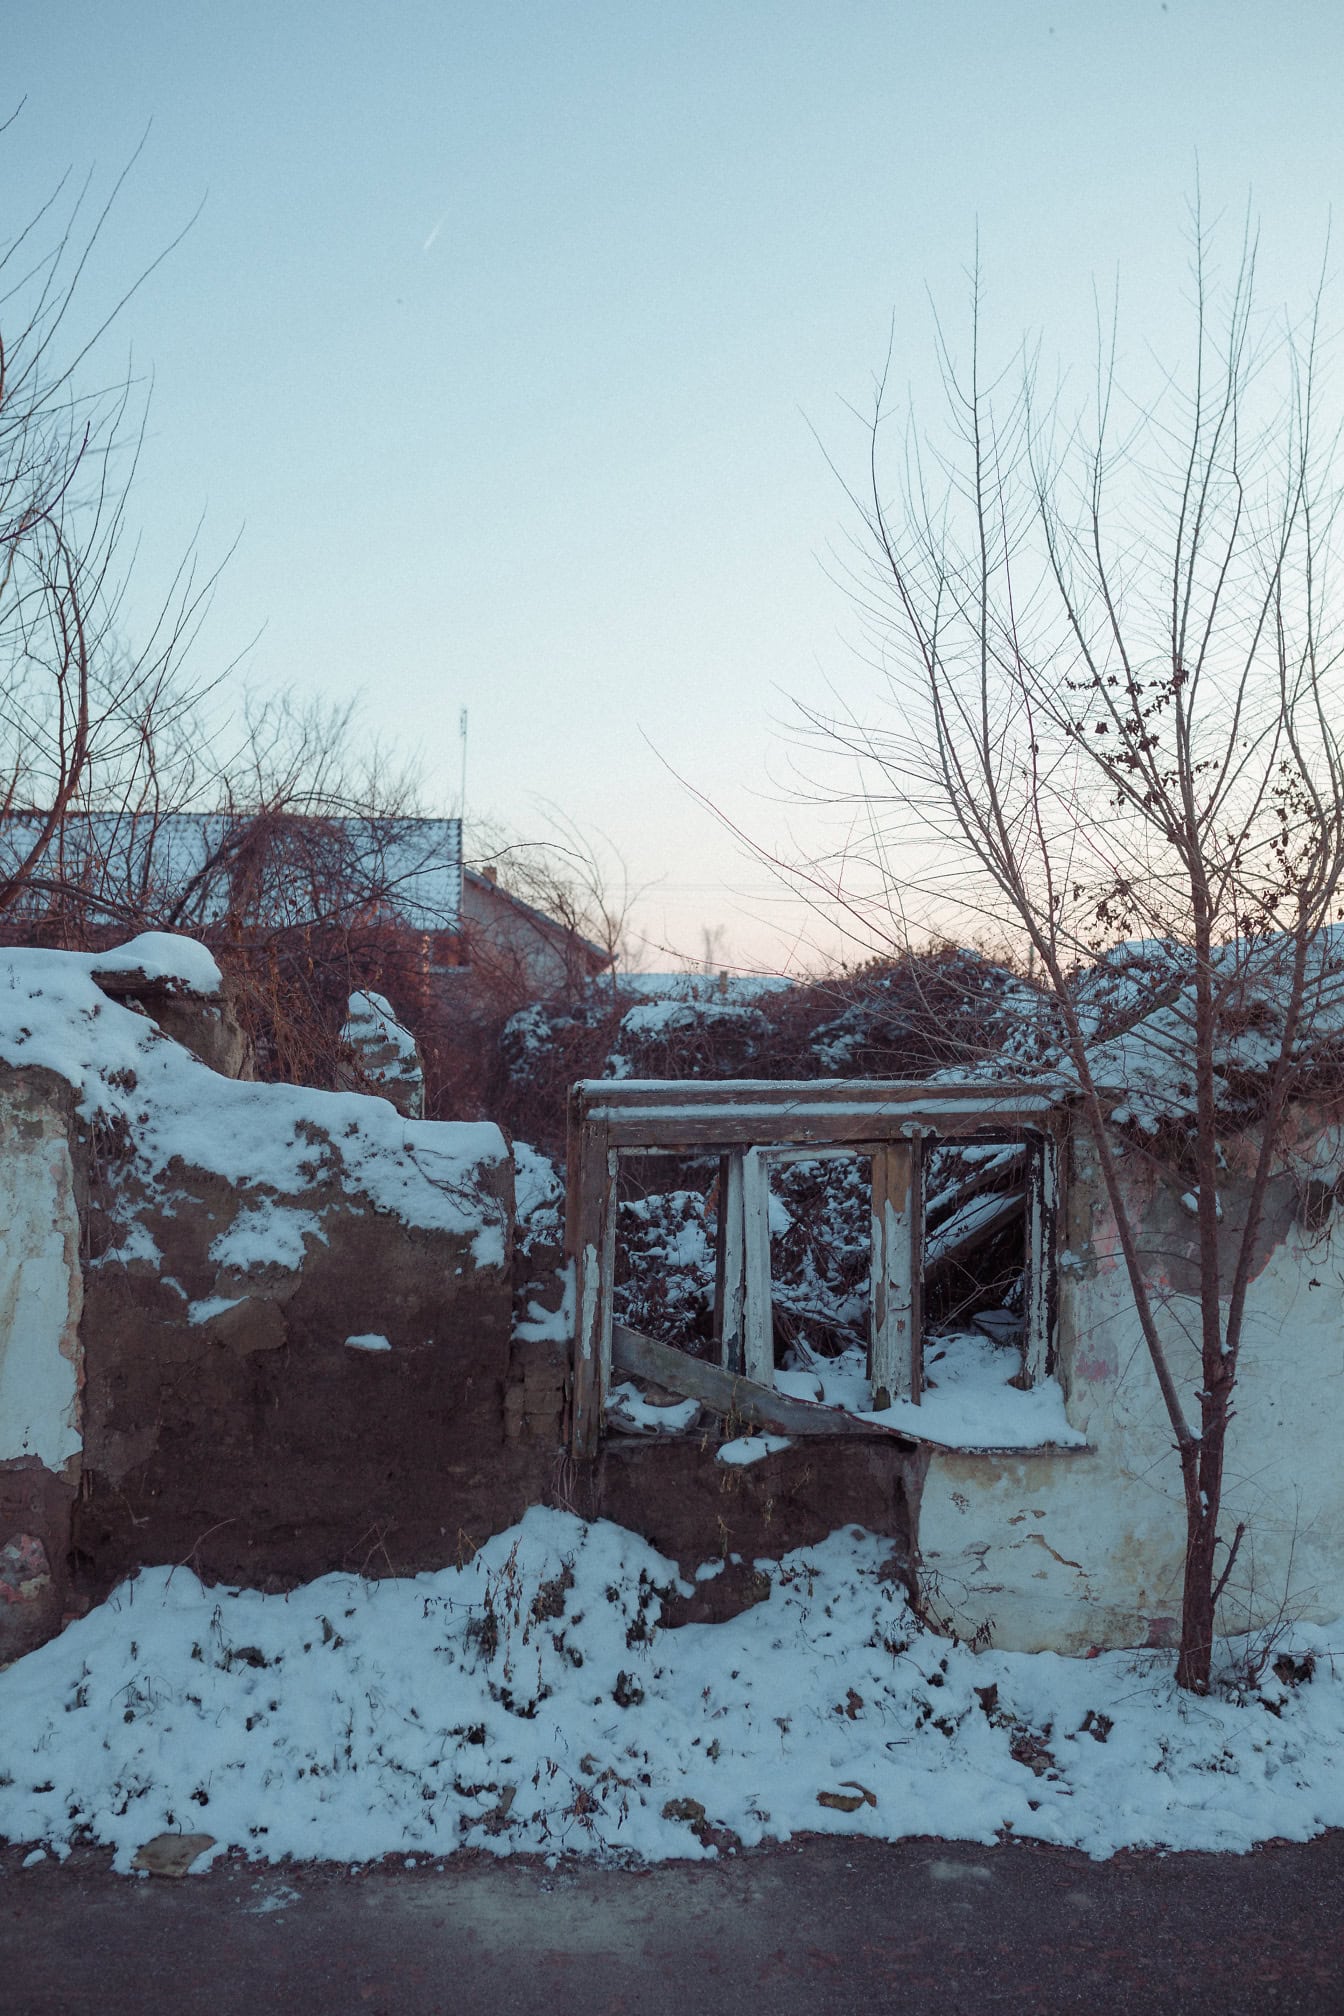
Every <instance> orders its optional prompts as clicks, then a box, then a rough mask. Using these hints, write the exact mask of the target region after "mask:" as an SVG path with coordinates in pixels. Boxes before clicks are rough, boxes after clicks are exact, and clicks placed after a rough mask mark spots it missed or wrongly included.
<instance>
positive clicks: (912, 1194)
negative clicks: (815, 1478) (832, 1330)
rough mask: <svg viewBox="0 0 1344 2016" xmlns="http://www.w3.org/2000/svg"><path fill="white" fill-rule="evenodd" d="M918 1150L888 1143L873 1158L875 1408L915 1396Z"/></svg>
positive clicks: (919, 1241) (871, 1362) (872, 1356)
mask: <svg viewBox="0 0 1344 2016" xmlns="http://www.w3.org/2000/svg"><path fill="white" fill-rule="evenodd" d="M921 1147H922V1144H921V1143H920V1142H919V1141H918V1140H916V1141H914V1142H909V1143H902V1144H901V1145H900V1146H896V1145H892V1146H889V1147H886V1148H880V1149H877V1150H876V1151H875V1152H874V1154H873V1158H872V1171H873V1175H872V1183H873V1189H872V1197H873V1217H872V1224H873V1257H872V1268H871V1273H870V1277H869V1278H870V1289H869V1293H870V1306H869V1375H870V1377H871V1380H872V1391H873V1406H874V1407H889V1406H890V1405H891V1402H892V1401H893V1400H918V1398H919V1395H920V1387H921V1383H922V1382H921V1370H922V1359H923V1353H922V1350H921V1338H920V1306H919V1305H920V1292H919V1290H920V1274H921V1267H920V1248H921V1244H922V1220H923V1210H922V1203H921V1197H920V1191H921V1188H922V1183H921V1178H922V1173H923V1172H922V1166H921V1165H922V1155H921V1153H920V1149H921Z"/></svg>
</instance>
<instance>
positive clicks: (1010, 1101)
mask: <svg viewBox="0 0 1344 2016" xmlns="http://www.w3.org/2000/svg"><path fill="white" fill-rule="evenodd" d="M1064 1125H1065V1109H1064V1107H1063V1104H1062V1102H1061V1099H1060V1097H1059V1095H1058V1093H1055V1092H1052V1091H1051V1090H1050V1088H1048V1087H1041V1086H1040V1085H1022V1084H997V1085H985V1084H978V1083H975V1082H967V1081H961V1082H952V1083H939V1084H934V1085H928V1084H919V1083H907V1082H903V1081H900V1080H884V1079H865V1080H857V1081H850V1082H848V1083H845V1082H832V1081H828V1080H787V1081H771V1080H759V1079H753V1080H738V1081H733V1080H724V1081H718V1080H714V1081H703V1080H702V1081H698V1082H696V1081H691V1082H681V1081H672V1080H667V1081H665V1080H659V1079H624V1080H622V1079H615V1080H609V1079H596V1080H591V1079H590V1080H586V1081H584V1082H582V1083H580V1084H578V1085H576V1086H575V1087H574V1089H573V1092H572V1093H571V1095H570V1104H569V1125H568V1141H567V1153H566V1164H567V1168H566V1175H567V1183H566V1216H565V1244H566V1254H567V1258H568V1261H569V1264H570V1265H571V1266H572V1268H573V1270H574V1287H575V1299H574V1307H575V1336H574V1361H573V1379H572V1405H571V1420H572V1443H573V1449H574V1453H575V1454H576V1455H577V1456H580V1457H584V1458H589V1457H592V1456H594V1455H595V1454H596V1452H597V1449H598V1446H599V1443H600V1439H601V1434H602V1427H603V1419H604V1410H605V1406H606V1399H607V1395H608V1393H609V1391H610V1388H611V1377H612V1370H613V1364H618V1366H619V1368H620V1369H623V1370H630V1371H635V1372H639V1373H643V1374H645V1375H646V1376H650V1377H654V1378H658V1379H661V1380H662V1381H663V1382H664V1383H669V1384H672V1385H673V1386H674V1387H676V1388H677V1389H678V1390H682V1391H685V1392H686V1393H688V1394H690V1395H692V1396H693V1397H698V1398H701V1399H704V1400H706V1401H707V1402H708V1404H710V1405H711V1406H714V1405H720V1406H721V1407H726V1406H727V1405H728V1404H729V1403H731V1406H732V1410H733V1411H734V1412H735V1413H737V1414H739V1415H740V1416H741V1417H742V1418H744V1419H749V1420H756V1421H759V1422H761V1423H762V1425H767V1426H770V1425H775V1426H779V1427H781V1428H782V1429H783V1430H784V1432H786V1433H789V1434H836V1433H849V1434H856V1435H857V1434H864V1435H867V1434H874V1433H875V1434H880V1435H888V1434H890V1433H891V1432H892V1431H891V1430H889V1429H887V1428H885V1427H883V1426H882V1425H881V1424H879V1423H873V1422H867V1421H863V1420H861V1419H860V1418H859V1417H857V1416H853V1415H846V1414H844V1413H843V1412H842V1411H841V1410H839V1409H836V1408H831V1407H822V1406H820V1405H817V1404H816V1403H813V1402H810V1401H797V1400H791V1399H789V1398H787V1396H784V1395H781V1394H778V1393H777V1391H776V1390H775V1388H774V1372H775V1366H774V1344H773V1323H772V1298H771V1277H770V1234H769V1181H770V1171H771V1169H772V1168H774V1167H777V1166H779V1165H781V1164H784V1163H788V1162H797V1161H811V1160H815V1159H818V1158H834V1157H838V1156H842V1155H843V1156H854V1155H861V1156H867V1157H868V1158H869V1159H870V1163H871V1169H872V1228H873V1264H872V1270H871V1289H870V1310H869V1370H870V1378H871V1393H872V1401H873V1405H874V1407H884V1406H887V1405H889V1404H890V1403H891V1402H892V1401H895V1400H909V1401H913V1402H915V1403H918V1401H919V1399H920V1392H921V1387H922V1368H923V1337H922V1314H923V1312H922V1279H923V1241H924V1194H923V1189H924V1167H925V1160H926V1157H927V1154H928V1151H929V1150H930V1149H931V1148H932V1147H935V1146H937V1145H939V1144H942V1143H947V1142H955V1141H975V1140H987V1139H988V1140H1018V1139H1020V1140H1022V1141H1023V1142H1024V1143H1025V1144H1026V1146H1027V1148H1028V1183H1027V1228H1026V1287H1025V1298H1024V1300H1025V1307H1024V1319H1025V1320H1024V1343H1023V1373H1024V1377H1025V1380H1026V1382H1027V1383H1028V1384H1036V1383H1038V1382H1039V1381H1040V1380H1041V1379H1044V1378H1046V1377H1047V1376H1048V1375H1049V1373H1050V1371H1051V1370H1052V1369H1053V1365H1054V1333H1055V1308H1056V1293H1055V1276H1056V1269H1055V1244H1056V1227H1057V1221H1058V1200H1059V1165H1060V1155H1059V1143H1060V1139H1061V1135H1062V1131H1063V1128H1064ZM716 1152H717V1154H718V1155H719V1158H720V1209H719V1239H718V1248H717V1255H716V1266H715V1283H714V1335H715V1339H716V1342H717V1344H718V1360H719V1362H718V1364H717V1366H716V1365H713V1364H712V1363H706V1361H704V1360H700V1359H695V1358H692V1357H691V1356H690V1355H689V1354H688V1353H686V1352H684V1351H677V1350H676V1349H675V1347H673V1346H672V1345H668V1344H663V1343H661V1342H659V1341H658V1340H657V1339H654V1338H646V1337H644V1336H642V1334H641V1333H639V1332H637V1331H633V1330H630V1329H628V1328H626V1327H625V1326H622V1325H619V1324H616V1323H615V1321H614V1316H613V1290H614V1265H615V1251H616V1211H617V1178H618V1173H619V1168H620V1157H621V1155H622V1154H640V1155H657V1154H666V1155H673V1154H683V1155H685V1154H692V1155H694V1154H699V1155H705V1154H712V1153H716Z"/></svg>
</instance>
